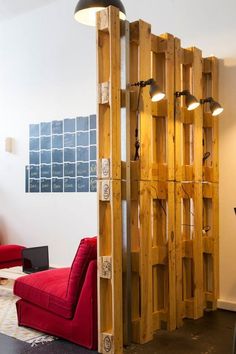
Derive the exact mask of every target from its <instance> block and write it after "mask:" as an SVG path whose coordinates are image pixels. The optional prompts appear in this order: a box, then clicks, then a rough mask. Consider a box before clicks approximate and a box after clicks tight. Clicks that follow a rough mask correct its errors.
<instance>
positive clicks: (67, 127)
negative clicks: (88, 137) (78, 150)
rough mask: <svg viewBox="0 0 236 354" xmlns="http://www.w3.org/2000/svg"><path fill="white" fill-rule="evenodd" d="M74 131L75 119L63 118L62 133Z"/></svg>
mask: <svg viewBox="0 0 236 354" xmlns="http://www.w3.org/2000/svg"><path fill="white" fill-rule="evenodd" d="M74 132H75V119H74V118H73V119H64V133H74Z"/></svg>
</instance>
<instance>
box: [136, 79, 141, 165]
mask: <svg viewBox="0 0 236 354" xmlns="http://www.w3.org/2000/svg"><path fill="white" fill-rule="evenodd" d="M142 88H143V86H142V85H140V86H139V92H138V103H137V108H136V129H135V155H134V161H137V160H139V149H140V141H139V115H140V108H139V105H140V97H141V90H142Z"/></svg>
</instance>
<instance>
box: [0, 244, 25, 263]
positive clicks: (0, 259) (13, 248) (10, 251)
mask: <svg viewBox="0 0 236 354" xmlns="http://www.w3.org/2000/svg"><path fill="white" fill-rule="evenodd" d="M24 248H25V247H23V246H19V245H0V264H1V263H5V262H6V263H9V262H13V261H18V260H21V259H22V255H21V252H22V250H23V249H24Z"/></svg>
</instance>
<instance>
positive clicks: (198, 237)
mask: <svg viewBox="0 0 236 354" xmlns="http://www.w3.org/2000/svg"><path fill="white" fill-rule="evenodd" d="M194 225H195V226H194V238H193V261H194V286H195V287H194V318H195V319H196V318H200V317H202V316H203V259H202V258H203V257H202V184H201V183H194Z"/></svg>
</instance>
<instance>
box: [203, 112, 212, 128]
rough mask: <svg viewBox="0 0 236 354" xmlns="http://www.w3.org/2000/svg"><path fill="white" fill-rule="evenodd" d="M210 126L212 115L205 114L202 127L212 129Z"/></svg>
mask: <svg viewBox="0 0 236 354" xmlns="http://www.w3.org/2000/svg"><path fill="white" fill-rule="evenodd" d="M212 124H213V120H212V114H211V113H207V112H205V113H204V115H203V127H204V128H212Z"/></svg>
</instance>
